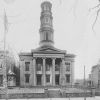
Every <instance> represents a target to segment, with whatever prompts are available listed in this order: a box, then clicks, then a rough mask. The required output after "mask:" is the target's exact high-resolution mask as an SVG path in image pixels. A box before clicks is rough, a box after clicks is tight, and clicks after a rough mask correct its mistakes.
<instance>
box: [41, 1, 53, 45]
mask: <svg viewBox="0 0 100 100" xmlns="http://www.w3.org/2000/svg"><path fill="white" fill-rule="evenodd" d="M51 8H52V4H51V3H50V2H48V1H45V2H43V3H42V4H41V9H42V11H41V17H40V21H41V25H40V46H53V44H54V41H53V31H54V30H53V25H52V20H53V17H52V12H51Z"/></svg>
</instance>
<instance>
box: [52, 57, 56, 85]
mask: <svg viewBox="0 0 100 100" xmlns="http://www.w3.org/2000/svg"><path fill="white" fill-rule="evenodd" d="M52 85H53V86H55V58H53V59H52Z"/></svg>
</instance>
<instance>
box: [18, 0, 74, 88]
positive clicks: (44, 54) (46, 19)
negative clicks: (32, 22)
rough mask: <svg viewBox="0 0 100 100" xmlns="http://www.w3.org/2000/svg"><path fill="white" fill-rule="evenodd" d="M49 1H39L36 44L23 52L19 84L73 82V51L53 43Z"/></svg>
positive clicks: (54, 84)
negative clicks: (38, 35)
mask: <svg viewBox="0 0 100 100" xmlns="http://www.w3.org/2000/svg"><path fill="white" fill-rule="evenodd" d="M51 8H52V4H51V3H50V2H48V1H45V2H43V3H42V4H41V10H42V11H41V17H40V21H41V25H40V30H39V33H40V43H39V45H40V46H39V47H38V48H36V49H34V50H31V52H27V53H26V52H22V53H20V54H19V58H20V86H25V87H26V86H67V85H73V82H74V58H75V55H74V54H68V53H67V52H66V51H65V50H59V49H57V48H55V47H54V30H53V22H52V21H53V17H52V12H51Z"/></svg>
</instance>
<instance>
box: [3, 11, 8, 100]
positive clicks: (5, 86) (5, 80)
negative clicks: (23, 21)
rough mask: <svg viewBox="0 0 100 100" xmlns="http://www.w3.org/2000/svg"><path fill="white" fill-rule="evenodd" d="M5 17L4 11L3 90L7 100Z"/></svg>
mask: <svg viewBox="0 0 100 100" xmlns="http://www.w3.org/2000/svg"><path fill="white" fill-rule="evenodd" d="M7 24H8V23H7V16H6V12H5V10H4V83H3V84H4V88H5V97H6V100H8V89H7V62H6V60H7V59H6V34H7Z"/></svg>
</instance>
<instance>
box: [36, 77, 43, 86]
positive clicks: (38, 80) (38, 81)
mask: <svg viewBox="0 0 100 100" xmlns="http://www.w3.org/2000/svg"><path fill="white" fill-rule="evenodd" d="M41 77H42V75H37V85H42V81H41Z"/></svg>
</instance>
